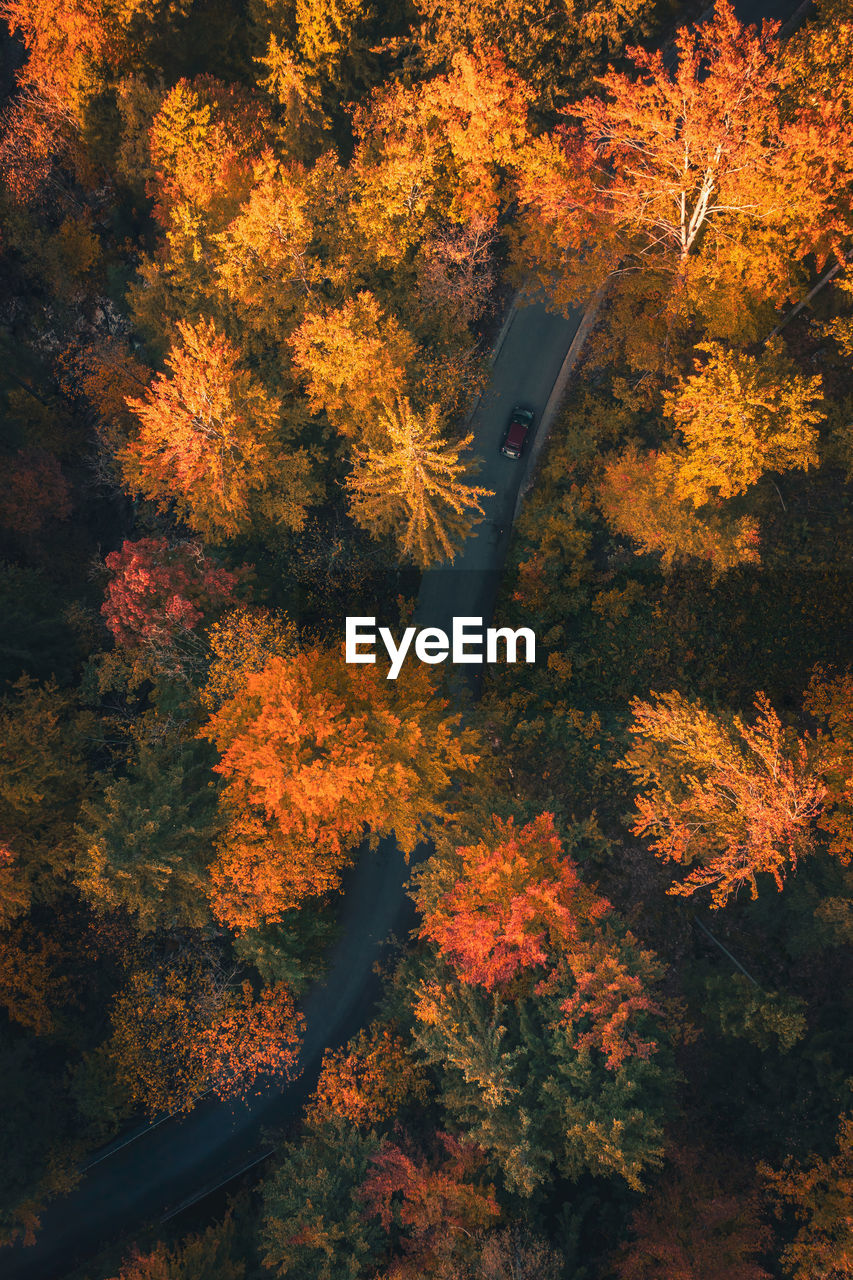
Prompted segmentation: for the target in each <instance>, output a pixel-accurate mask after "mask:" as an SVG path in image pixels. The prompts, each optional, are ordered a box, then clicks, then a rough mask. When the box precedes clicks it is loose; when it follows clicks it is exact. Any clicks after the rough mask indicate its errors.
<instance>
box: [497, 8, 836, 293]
mask: <svg viewBox="0 0 853 1280" xmlns="http://www.w3.org/2000/svg"><path fill="white" fill-rule="evenodd" d="M777 32H778V24H776V23H765V24H764V27H763V29H762V31H761V32H760V33H759V32H758V31H756V29H755V28H752V27H745V26H742V25H741V24H740V23H739V22H738V20H737V18H736V16H735V12H734V9H733V8H732V6H731V4H729V3H728V0H718V2H717V5H716V9H715V13H714V17H713V19H712V20H710V21H707V22H703V23H701V24H698V25H696V26H695V27H692V28H687V27H685V28H682V29H681V30H680V31H679V32H678V34H677V36H676V39H675V45H676V56H675V57H674V58H673V60H672V63H671V64H670V63H669V61H668V60H665V59H664V56H663V54H662V53H661V52H659V51H647V50H645V49H642V48H634V49H631V50H630V51H629V56H630V59H631V61H632V63H633V68H632V70H631V71H630V72H627V73H626V72H616V71H610V72H608V73H607V74H606V75H605V76H603V77H601V79H600V83H601V86H602V89H603V91H604V92H603V93H601V94H598V95H595V96H592V97H589V98H586V99H584V100H583V101H582V102H580V103H573V104H572V105H571V106H570V107H568V108H567V109H566V116H567V124H566V126H565V127H564V128H562V129H560V130H558V131H557V132H556V133H554V134H552V135H550V136H546V137H542V138H540V139H537V140H536V141H535V142H534V143H533V144H532V146H531V147H530V148H529V150H528V152H527V153H526V155H525V158H524V163H523V164H522V165H521V166H520V193H521V200H522V205H523V207H524V209H525V210H526V211H527V212H526V213H525V216H524V219H523V221H524V224H525V226H524V233H523V237H522V239H523V240H524V243H525V245H526V256H527V257H528V258H531V257H532V258H533V259H534V260H538V261H539V263H540V264H541V265H542V266H543V276H544V277H546V278H547V276H548V275H550V274H552V273H554V272H559V274H560V275H561V277H562V282H561V284H560V286H559V287H558V293H559V296H560V298H561V300H562V301H563V302H565V303H567V304H568V303H571V302H572V301H576V299H577V297H578V296H579V295H581V294H587V295H588V294H589V292H590V291H591V289H592V288H594V287H595V286H596V285H597V284H598V283H600V281H601V280H602V278H603V277H604V276H605V275H606V274H607V273H608V272H611V271H615V270H617V269H618V268H619V265H620V264H621V266H622V268H624V269H628V270H630V271H631V272H634V273H636V272H637V271H639V272H641V273H646V272H652V273H660V272H663V274H664V277H665V278H669V279H671V280H673V281H674V280H675V279H681V280H686V281H687V284H688V287H689V291H690V294H691V301H692V303H693V304H694V305H695V306H697V307H698V308H699V310H700V311H702V312H703V314H704V313H705V312H706V311H707V310H708V308H709V307H713V305H714V303H715V292H716V290H717V289H718V288H719V287H720V286H721V282H723V286H724V287H732V288H734V289H735V290H736V291H737V292H738V294H739V295H740V296H743V295H746V296H747V297H751V298H754V299H762V298H766V297H770V298H772V299H773V300H775V301H777V302H781V301H783V300H784V298H785V297H786V296H787V295H788V293H789V292H790V288H791V259H792V257H795V256H799V257H804V256H805V255H806V254H807V253H808V252H810V251H811V249H812V248H813V244H814V237H813V235H812V236H811V238H809V236H808V235H805V236H804V234H803V227H802V225H801V222H800V209H799V206H800V203H801V201H804V202H806V205H807V207H808V209H809V212H810V215H811V218H810V221H811V222H812V225H815V223H818V224H819V222H820V208H821V207H824V206H827V207H828V206H829V205H830V204H832V202H833V201H834V200H835V193H834V190H833V189H832V185H831V184H826V185H824V184H822V183H820V182H818V184H817V185H818V189H817V190H815V183H814V180H813V176H810V175H809V174H807V172H806V169H807V166H806V165H804V164H803V163H802V157H803V156H804V154H805V150H804V146H805V143H804V139H805V138H806V137H808V138H809V140H810V152H809V153H810V154H811V155H812V160H813V164H812V168H811V171H810V174H811V175H813V174H819V173H820V166H819V165H816V164H814V160H815V159H816V155H815V154H814V153H815V152H820V153H821V154H822V153H823V151H824V150H825V151H826V153H827V157H829V156H830V155H832V154H833V151H835V152H836V153H837V155H838V157H839V159H838V160H837V162H836V163H835V164H834V165H833V171H834V172H836V170H841V171H843V172H845V173H849V171H850V167H851V148H850V143H849V139H839V138H838V131H837V130H832V131H829V132H827V133H826V134H825V135H824V136H823V137H822V136H821V134H820V132H819V131H818V130H815V129H814V128H812V127H810V125H809V123H808V122H807V121H805V120H804V119H800V117H799V116H797V117H795V118H794V119H793V120H788V119H786V116H785V106H784V103H785V98H784V95H783V94H782V93H780V86H779V76H780V73H779V69H778V59H779V41H778V36H777ZM794 156H796V157H797V158H796V160H794V159H792V157H794Z"/></svg>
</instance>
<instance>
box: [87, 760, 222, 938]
mask: <svg viewBox="0 0 853 1280" xmlns="http://www.w3.org/2000/svg"><path fill="white" fill-rule="evenodd" d="M212 763H213V760H212V758H211V753H210V752H209V750H204V749H203V748H202V744H200V743H197V742H195V743H194V742H189V743H183V744H179V745H178V746H177V748H176V747H175V746H173V745H171V744H166V745H164V746H160V747H157V746H154V745H152V744H146V743H142V744H141V745H140V747H139V751H138V754H137V756H136V758H135V759H134V760H133V762H132V764H131V766H130V769H129V770H128V773H127V774H126V775H125V776H124V777H120V778H117V779H115V780H112V781H110V779H109V775H106V776H104V775H102V776H101V778H100V779H99V780H98V781H99V783H100V785H99V786H98V787H97V793H96V795H93V796H92V797H91V798H90V799H88V800H87V801H86V802H85V803H84V805H83V808H82V812H81V824H80V826H79V828H78V834H79V839H80V845H81V852H80V853H79V854H78V857H77V864H76V871H75V877H74V878H75V882H76V884H77V887H78V888H79V889H80V891H81V893H82V894H83V895H84V897H86V898H87V899H88V901H89V902H91V903H92V905H93V906H94V907H96V908H97V909H100V910H102V911H104V910H114V909H115V908H116V907H119V906H122V907H125V908H126V909H127V910H128V911H131V912H133V913H134V914H135V916H136V919H137V921H138V924H139V927H140V929H141V930H143V931H149V930H152V929H156V928H165V929H170V928H175V927H186V926H190V927H200V926H202V925H204V924H206V923H207V922H208V921H209V919H210V907H209V902H208V888H209V880H208V868H209V866H210V863H211V862H212V861H213V858H214V843H215V839H216V836H217V833H218V830H219V818H218V811H217V788H216V785H215V778H214V775H213V774H212V772H211V765H212Z"/></svg>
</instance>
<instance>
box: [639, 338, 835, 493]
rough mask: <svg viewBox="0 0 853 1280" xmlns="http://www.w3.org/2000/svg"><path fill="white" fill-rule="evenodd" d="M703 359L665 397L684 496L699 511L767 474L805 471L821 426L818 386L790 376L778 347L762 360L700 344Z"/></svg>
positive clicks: (816, 381) (813, 459)
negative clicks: (675, 432)
mask: <svg viewBox="0 0 853 1280" xmlns="http://www.w3.org/2000/svg"><path fill="white" fill-rule="evenodd" d="M697 350H698V351H702V352H704V353H705V356H706V357H707V358H706V360H705V361H698V360H697V361H696V363H695V366H694V372H693V373H692V374H690V375H689V376H688V377H686V378H684V379H683V380H682V382H681V384H680V386H678V387H677V388H676V389H675V390H674V391H671V392H669V393H667V394H666V395H664V407H665V411H666V413H667V414H668V416H669V417H670V418H671V419H672V420H673V422H674V423H675V424H676V426H677V427H678V428H679V430H680V431H681V434H682V436H683V437H684V442H685V445H686V456H685V457H684V460H683V462H682V464H681V466H680V468H679V474H678V487H679V489H680V491H681V492H680V496H681V497H682V498H689V499H690V500H691V501H692V502H693V505H694V506H697V507H699V506H702V505H703V504H704V503H706V502H707V501H708V500H709V497H712V496H716V497H719V498H732V497H734V496H735V495H736V494H739V493H744V492H745V491H746V489H748V488H749V486H750V485H752V484H755V482H756V481H757V480H760V479H761V477H762V476H763V475H764V474H765V472H767V471H791V470H795V469H800V470H803V471H805V470H807V469H808V468H809V467H811V466H815V465H816V463H817V461H818V458H817V447H816V446H817V429H818V427H819V426H820V424H821V423H822V422H823V421H824V418H825V414H824V412H823V409H822V407H821V405H822V383H821V379H820V378H819V377H815V378H807V377H803V376H802V374H798V373H796V372H795V370H794V368H793V366H792V365H791V363H790V361H789V360H786V359H785V357H784V355H783V354H782V348H781V345H777V344H774V345H771V346H768V347H767V348H766V349H765V351H764V352H763V353H762V354H761V355H760V356H751V355H746V354H744V353H742V352H739V351H731V350H727V349H726V348H725V347H723V346H721V345H720V344H719V343H701V344H700V345H699V346H698V347H697Z"/></svg>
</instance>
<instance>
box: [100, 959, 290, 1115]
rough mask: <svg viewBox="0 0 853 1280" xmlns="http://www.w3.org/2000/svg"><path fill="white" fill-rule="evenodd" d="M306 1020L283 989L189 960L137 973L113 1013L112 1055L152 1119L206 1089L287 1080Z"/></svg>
mask: <svg viewBox="0 0 853 1280" xmlns="http://www.w3.org/2000/svg"><path fill="white" fill-rule="evenodd" d="M302 1027H303V1020H302V1015H301V1014H297V1012H296V1010H295V1007H294V1004H293V998H292V996H291V994H290V992H289V991H288V990H287V988H286V987H285V986H284V984H282V983H277V984H276V985H274V986H270V987H266V988H264V990H263V991H262V992H261V993H260V995H259V996H258V997H257V998H255V996H254V995H253V993H252V988H251V984H250V983H249V982H243V983H242V985H241V986H240V987H238V988H236V989H235V988H234V987H233V985H232V984H231V982H230V980H229V977H228V975H226V974H224V973H223V972H222V971H221V970H220V969H219V968H218V966H217V965H215V964H211V963H210V962H209V961H208V960H206V959H205V958H204V957H200V956H198V955H193V954H190V955H188V956H186V957H179V958H178V960H177V961H175V962H173V963H171V964H160V965H155V966H154V967H152V968H149V969H138V970H136V971H135V972H134V973H132V974H131V977H130V980H129V982H128V985H127V986H126V987H125V989H124V990H123V991H122V992H121V993H120V994H119V995H118V997H117V998H116V1000H115V1003H114V1005H113V1010H112V1028H113V1031H112V1036H111V1038H110V1041H109V1053H110V1058H111V1061H112V1062H113V1064H114V1068H115V1072H116V1076H117V1079H118V1081H119V1083H120V1085H121V1086H122V1087H123V1088H124V1089H125V1090H126V1092H127V1094H128V1096H129V1097H130V1099H131V1100H132V1101H133V1102H135V1103H138V1104H140V1105H142V1106H144V1107H145V1108H146V1110H147V1111H148V1112H149V1113H150V1114H152V1115H156V1114H158V1113H159V1112H163V1111H176V1110H189V1109H190V1108H191V1107H192V1106H193V1105H194V1104H195V1102H196V1101H197V1100H198V1098H199V1097H201V1095H202V1094H203V1093H205V1092H206V1090H207V1089H213V1090H214V1091H215V1092H216V1093H217V1094H218V1095H219V1096H220V1097H222V1098H230V1097H240V1096H242V1095H244V1094H246V1093H247V1092H248V1091H249V1090H250V1089H251V1088H252V1087H253V1085H254V1084H255V1083H256V1082H257V1080H258V1078H259V1077H261V1076H264V1075H285V1076H291V1075H292V1074H293V1071H294V1070H295V1067H296V1063H297V1060H298V1056H299V1045H300V1042H301V1035H302Z"/></svg>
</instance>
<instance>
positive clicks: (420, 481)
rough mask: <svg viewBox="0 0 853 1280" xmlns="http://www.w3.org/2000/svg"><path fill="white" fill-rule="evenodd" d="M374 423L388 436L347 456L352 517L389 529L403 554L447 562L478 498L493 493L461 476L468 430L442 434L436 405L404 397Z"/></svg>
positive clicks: (376, 529) (479, 509)
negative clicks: (414, 403) (450, 436)
mask: <svg viewBox="0 0 853 1280" xmlns="http://www.w3.org/2000/svg"><path fill="white" fill-rule="evenodd" d="M381 425H382V428H383V429H384V432H385V434H386V437H387V439H386V440H384V441H383V442H382V443H381V444H380V445H377V446H375V447H368V448H367V449H365V450H358V449H357V450H356V451H355V452H354V455H353V458H354V467H353V471H352V474H351V476H350V478H349V480H348V482H347V483H348V486H349V490H350V495H351V500H352V510H353V514H354V516H355V518H356V519H357V520H358V522H359V523H360V524H362V525H364V527H365V528H367V529H369V530H370V531H371V532H372V533H376V534H380V535H382V534H387V533H390V534H393V536H394V537H395V538H396V540H397V543H398V545H399V547H400V551H401V552H402V554H403V555H404V556H407V557H409V558H410V559H412V560H414V561H416V563H417V564H419V565H421V566H426V565H429V564H434V563H435V562H436V561H439V560H445V559H447V560H451V561H452V560H453V558H454V556H455V554H456V551H457V550H458V546H459V543H460V542H461V541H462V539H463V538H465V537H466V536H467V534H468V533H469V531H470V529H471V526H472V525H473V524H474V523H476V516H478V515H479V516H482V514H483V506H482V501H481V500H482V499H483V498H490V497H493V496H494V495H493V491H492V490H491V489H484V488H480V487H478V486H477V485H472V484H470V483H469V482H468V481H467V480H466V479H465V470H466V467H465V463H464V461H463V460H462V458H461V454H462V452H463V451H464V450H465V449H467V448H468V447H469V446H470V444H471V441H472V440H473V436H470V435H469V436H466V437H465V439H464V440H460V441H459V442H458V443H456V444H453V443H451V442H450V441H448V440H445V439H444V438H443V437H442V434H441V427H440V424H439V420H438V408H437V407H436V406H435V405H431V406H430V407H429V408H428V409H427V411H426V412H425V413H424V414H422V415H420V414H417V413H415V412H414V411H413V409H412V407H411V405H410V404H409V402H408V400H406V399H398V400H397V402H396V404H395V407H394V409H393V410H390V409H387V408H386V409H385V410H384V411H383V413H382V416H381Z"/></svg>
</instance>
